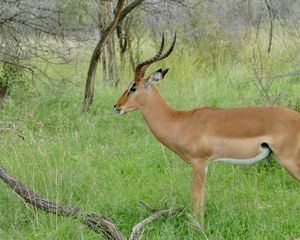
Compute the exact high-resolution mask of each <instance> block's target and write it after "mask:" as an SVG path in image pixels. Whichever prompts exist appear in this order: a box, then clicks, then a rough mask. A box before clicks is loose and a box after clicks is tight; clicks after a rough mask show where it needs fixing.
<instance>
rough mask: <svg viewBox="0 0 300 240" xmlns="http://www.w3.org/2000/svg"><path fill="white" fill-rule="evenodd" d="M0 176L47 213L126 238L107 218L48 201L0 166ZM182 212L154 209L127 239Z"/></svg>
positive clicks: (108, 236) (134, 239) (135, 239)
mask: <svg viewBox="0 0 300 240" xmlns="http://www.w3.org/2000/svg"><path fill="white" fill-rule="evenodd" d="M0 178H1V179H2V180H3V181H4V182H5V183H6V184H7V185H8V186H9V187H10V188H11V189H12V190H13V191H14V192H16V193H17V194H18V195H19V196H20V197H21V198H22V199H23V200H24V201H25V202H27V203H29V204H30V205H32V206H34V207H35V208H38V209H41V210H43V211H45V212H47V213H52V214H57V215H58V216H63V217H72V218H75V219H78V220H80V222H81V223H83V224H85V225H87V226H88V227H89V228H90V229H92V230H93V231H94V232H96V233H97V234H100V235H101V236H105V237H106V239H109V240H126V239H127V238H126V237H125V236H124V234H123V233H122V232H121V231H120V230H119V228H118V227H117V226H116V224H114V223H113V222H112V220H110V219H109V218H107V217H105V216H103V215H99V214H96V213H86V212H85V211H84V210H82V209H81V208H78V207H73V206H69V205H58V204H57V203H55V202H52V201H49V200H47V199H45V198H43V197H41V196H40V195H38V194H36V193H35V192H33V191H32V190H31V189H29V188H28V187H27V186H26V185H24V184H23V183H22V182H20V181H18V180H17V179H15V178H14V177H12V176H10V175H9V174H8V173H7V171H6V170H5V169H4V168H3V167H1V166H0ZM180 212H182V209H179V208H175V209H167V210H162V211H156V212H154V213H152V214H151V215H150V216H149V217H147V218H146V219H144V220H142V221H141V222H139V223H137V224H136V225H135V226H134V227H133V230H132V233H131V235H130V237H129V240H139V239H141V237H142V234H143V231H144V229H145V227H146V226H147V225H149V224H151V223H152V222H154V221H156V220H158V219H161V218H163V217H169V216H173V215H176V214H178V213H180Z"/></svg>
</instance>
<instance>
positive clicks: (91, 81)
mask: <svg viewBox="0 0 300 240" xmlns="http://www.w3.org/2000/svg"><path fill="white" fill-rule="evenodd" d="M124 2H125V0H119V1H118V5H117V7H116V11H115V18H114V20H113V21H112V23H111V24H110V25H109V26H108V27H107V28H106V29H105V31H104V32H103V34H102V36H101V39H100V40H99V42H98V44H97V46H96V48H95V49H94V52H93V54H92V57H91V60H90V65H89V70H88V74H87V79H86V86H85V96H84V102H83V110H84V111H87V110H88V109H89V107H90V105H91V104H92V102H93V96H94V85H95V77H96V71H97V66H98V62H99V59H100V55H101V49H102V47H103V45H104V44H105V43H106V42H107V40H108V39H109V37H110V35H111V34H112V33H113V31H114V30H115V28H116V27H117V25H118V22H119V18H120V15H121V9H122V7H123V5H124Z"/></svg>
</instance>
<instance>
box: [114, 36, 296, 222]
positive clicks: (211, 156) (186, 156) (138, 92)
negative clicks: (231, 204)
mask: <svg viewBox="0 0 300 240" xmlns="http://www.w3.org/2000/svg"><path fill="white" fill-rule="evenodd" d="M175 41H176V35H174V39H173V42H172V45H171V47H170V48H169V50H168V51H167V52H166V53H165V54H163V55H162V50H163V45H164V38H162V44H161V47H160V50H159V51H158V53H157V54H156V55H155V56H154V57H153V58H151V59H149V60H147V61H144V62H142V63H140V64H139V65H138V66H137V67H136V75H135V79H134V81H133V82H132V83H131V84H130V86H129V88H128V89H126V91H125V92H124V93H123V95H122V96H121V97H120V99H119V100H118V102H117V104H116V105H115V106H114V107H115V109H116V111H117V112H118V113H119V114H120V115H123V114H125V113H127V112H129V111H132V110H135V109H139V110H140V111H141V114H142V116H143V117H144V119H145V121H146V123H147V125H148V126H149V128H150V130H151V132H152V133H153V135H154V136H155V137H156V138H157V139H158V140H159V141H160V142H161V143H162V144H164V145H165V146H167V147H168V148H169V149H171V150H172V151H174V152H175V153H176V154H178V155H179V156H180V157H181V158H182V159H183V160H184V161H186V162H188V163H190V164H191V166H192V169H193V194H192V195H193V203H194V214H195V216H200V221H201V222H203V216H204V215H203V213H204V202H205V182H206V173H207V166H208V164H209V162H214V161H225V162H230V163H233V164H251V163H255V162H258V161H260V160H263V159H264V158H265V157H267V156H268V155H269V154H270V153H271V152H273V153H274V154H275V156H276V157H277V159H278V162H279V163H280V164H281V165H283V166H284V167H285V168H286V169H287V170H288V172H289V173H290V174H291V175H292V176H293V177H295V178H296V179H297V180H298V181H300V114H299V113H297V112H295V111H293V110H290V109H288V108H282V107H253V108H236V109H219V108H206V107H205V108H198V109H194V110H187V111H178V110H174V109H173V108H172V107H170V106H169V105H168V104H167V103H166V102H165V100H164V98H163V97H162V96H161V94H160V92H159V90H158V88H157V87H156V86H155V84H156V83H157V82H159V81H160V80H162V79H163V78H164V76H165V74H166V73H167V72H168V69H166V70H162V69H159V70H158V71H156V72H154V73H153V74H151V75H150V76H149V77H144V72H145V70H146V68H147V67H148V66H149V65H150V64H152V63H153V62H156V61H159V60H161V59H163V58H166V57H167V56H168V55H169V54H170V53H171V52H172V50H173V47H174V45H175Z"/></svg>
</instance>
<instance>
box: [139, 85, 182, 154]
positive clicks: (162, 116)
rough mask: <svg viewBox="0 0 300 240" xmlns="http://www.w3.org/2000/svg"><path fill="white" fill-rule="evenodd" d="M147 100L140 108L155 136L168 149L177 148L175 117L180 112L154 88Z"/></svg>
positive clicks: (176, 122)
mask: <svg viewBox="0 0 300 240" xmlns="http://www.w3.org/2000/svg"><path fill="white" fill-rule="evenodd" d="M149 94H150V95H149V96H148V98H147V100H146V101H145V102H144V103H143V105H142V106H140V111H141V113H142V115H143V117H144V119H145V121H146V123H147V125H148V127H149V128H150V130H151V132H152V133H153V135H154V136H155V137H156V138H157V139H158V140H159V141H160V142H161V143H163V144H164V145H166V146H167V147H169V148H171V149H173V150H174V151H176V149H174V148H175V147H176V141H175V140H176V135H177V133H178V130H179V129H178V120H176V119H177V118H176V117H175V116H176V115H177V113H178V111H176V110H174V109H173V108H171V107H170V106H169V105H168V104H167V103H166V102H165V100H164V98H163V97H162V96H161V95H160V93H159V91H158V89H157V88H156V87H153V88H152V89H151V93H149Z"/></svg>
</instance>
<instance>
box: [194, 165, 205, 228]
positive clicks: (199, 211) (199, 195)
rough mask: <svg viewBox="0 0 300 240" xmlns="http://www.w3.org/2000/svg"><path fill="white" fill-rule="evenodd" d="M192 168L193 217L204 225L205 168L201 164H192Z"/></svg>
mask: <svg viewBox="0 0 300 240" xmlns="http://www.w3.org/2000/svg"><path fill="white" fill-rule="evenodd" d="M192 168H193V210H194V211H193V212H194V217H195V218H196V219H197V220H199V221H200V224H201V226H203V223H204V205H205V185H206V172H207V166H206V164H205V163H202V162H200V163H199V162H195V163H192Z"/></svg>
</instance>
